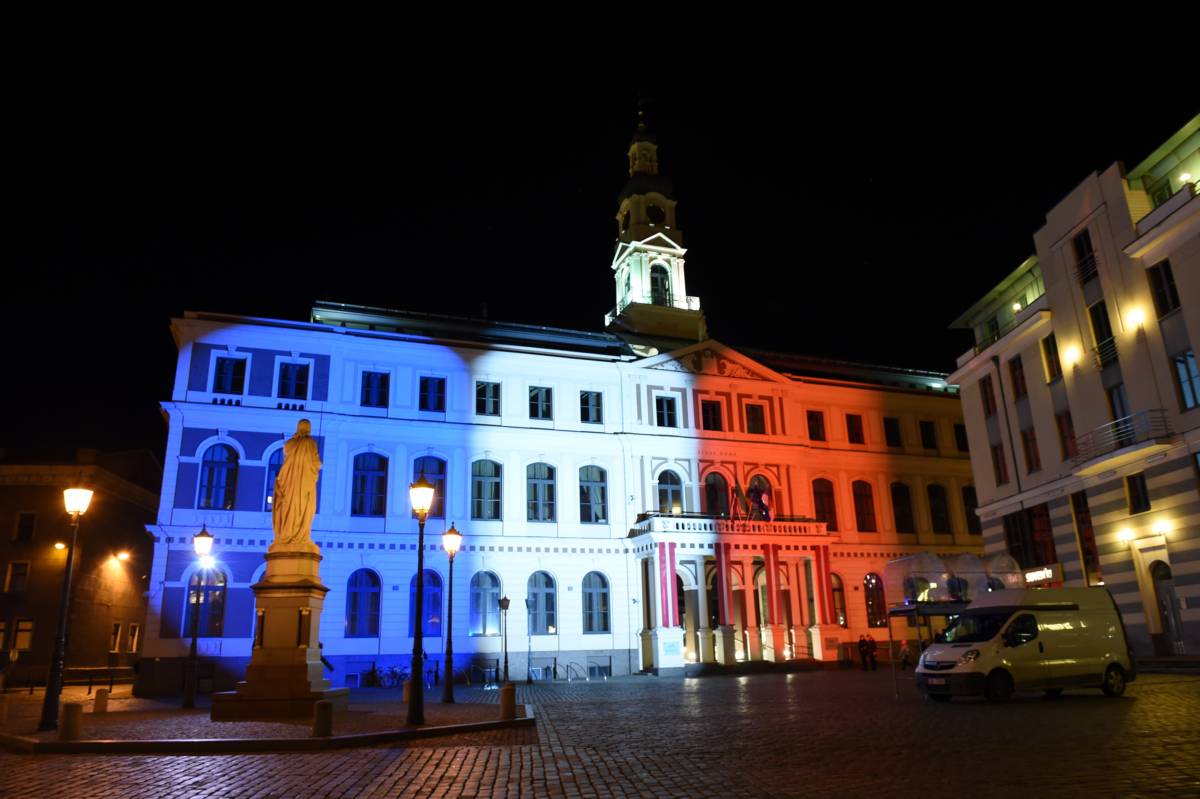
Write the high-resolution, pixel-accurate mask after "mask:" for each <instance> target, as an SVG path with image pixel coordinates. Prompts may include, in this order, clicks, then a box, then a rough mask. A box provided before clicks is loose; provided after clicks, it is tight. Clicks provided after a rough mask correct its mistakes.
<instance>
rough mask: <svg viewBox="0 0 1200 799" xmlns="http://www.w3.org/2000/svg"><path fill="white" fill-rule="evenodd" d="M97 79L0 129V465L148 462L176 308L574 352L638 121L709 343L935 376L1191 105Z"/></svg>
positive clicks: (526, 84)
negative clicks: (534, 339)
mask: <svg viewBox="0 0 1200 799" xmlns="http://www.w3.org/2000/svg"><path fill="white" fill-rule="evenodd" d="M109 77H110V76H98V77H95V78H93V79H89V78H88V77H87V76H86V75H85V76H83V77H79V78H78V80H75V81H73V82H72V85H71V88H70V90H69V91H64V92H62V93H54V94H47V93H37V94H36V97H35V96H34V95H30V96H27V97H24V98H22V99H20V100H18V101H17V103H16V107H15V108H14V109H12V110H14V111H16V112H17V113H15V114H14V115H12V116H11V117H10V119H11V120H12V122H11V124H14V125H16V126H17V128H18V131H17V133H18V136H17V138H18V140H19V144H18V145H17V146H10V147H9V153H10V157H11V156H14V155H15V157H14V158H12V164H11V166H12V167H13V171H14V172H15V174H14V176H13V177H14V178H15V179H14V180H13V181H12V183H11V185H10V188H12V189H13V190H14V193H13V195H12V196H14V197H15V198H17V200H18V202H17V208H15V209H14V212H13V213H12V214H10V217H9V220H8V221H9V223H10V226H9V230H8V232H7V234H6V241H5V246H6V248H7V250H8V252H7V254H6V257H5V259H4V260H5V262H6V268H5V272H6V281H5V289H4V292H3V302H4V318H5V320H6V321H7V322H8V325H9V342H8V346H7V347H6V352H7V354H8V364H7V367H8V368H7V370H6V371H7V375H8V379H7V380H6V381H5V386H6V390H5V391H4V392H3V394H4V403H5V408H4V415H3V417H2V418H3V420H4V423H3V424H4V428H3V435H0V446H21V447H24V446H94V447H99V448H102V449H103V448H126V447H134V446H147V447H150V448H152V449H153V450H155V451H156V452H159V453H161V450H162V445H163V440H164V436H165V424H164V423H163V421H162V418H161V415H160V413H159V410H158V407H157V403H158V402H159V401H160V400H163V399H167V398H168V396H169V392H170V386H171V380H172V379H173V376H174V369H175V347H174V344H173V342H172V340H171V337H170V332H169V328H168V325H169V319H170V318H171V316H172V315H176V314H179V313H181V312H182V311H184V310H185V309H189V310H210V311H222V312H229V313H237V314H248V315H256V316H268V317H283V318H294V319H307V316H308V309H309V307H310V303H311V302H312V301H313V300H315V299H326V300H333V301H343V302H351V303H362V304H368V305H376V306H385V307H392V308H399V309H410V310H423V311H432V312H441V313H452V314H461V315H468V316H478V315H479V314H480V313H481V311H482V308H483V306H484V305H485V304H486V307H487V314H488V315H489V317H491V318H493V319H501V320H510V321H518V322H529V323H537V324H547V325H556V326H565V327H580V328H585V329H592V330H598V329H600V327H601V325H602V324H603V317H604V313H605V312H606V311H608V310H609V309H610V308H612V306H613V305H614V304H615V296H614V290H613V279H612V273H611V271H610V270H609V262H610V260H611V257H612V251H613V247H614V244H615V238H616V222H615V220H614V219H613V216H614V213H615V210H616V205H615V200H616V195H617V193H618V191H619V190H620V189H621V187H622V185H623V183H624V180H625V178H626V160H625V150H626V147H627V144H628V141H629V138H630V136H631V134H632V132H633V129H634V121H635V117H636V108H637V103H638V96H639V94H646V95H647V96H648V97H649V98H650V101H651V102H650V106H649V111H648V116H649V119H650V124H651V128H652V130H653V131H654V132H655V133H656V134H657V136H658V143H659V147H660V150H659V157H660V163H661V165H662V167H663V171H664V172H665V173H666V174H667V175H668V176H669V177H670V178H671V179H672V180H673V181H674V184H675V196H676V199H678V200H679V203H680V205H679V209H680V210H679V221H680V226H681V227H682V228H683V231H684V236H685V245H686V246H687V247H688V248H689V254H688V284H687V289H688V293H689V294H693V295H699V296H700V298H701V301H702V305H703V308H704V310H705V312H706V314H707V317H708V323H709V330H710V333H711V335H712V336H713V337H714V338H716V339H718V340H720V341H723V342H725V343H727V344H731V345H735V346H736V345H739V344H741V345H745V346H752V347H758V348H766V349H778V350H788V351H794V352H799V353H804V354H809V355H816V356H826V357H834V358H845V359H852V360H858V361H865V362H873V363H882V364H892V365H899V366H910V367H916V368H924V369H935V370H941V371H950V370H952V369H953V365H954V359H955V357H956V356H957V355H958V354H960V353H961V352H962V351H963V350H965V349H966V348H967V347H968V346H969V344H970V338H969V336H968V335H966V334H964V333H962V332H961V331H957V332H956V331H949V330H947V325H948V324H949V323H950V322H951V321H952V320H953V319H954V318H955V317H957V316H958V315H959V313H961V312H962V311H963V310H965V309H966V308H967V307H968V306H969V305H971V304H972V303H973V302H974V301H975V300H976V299H978V298H979V297H980V296H981V295H982V294H983V293H984V292H986V291H987V290H988V289H989V288H990V287H991V286H992V285H994V284H995V283H996V282H998V281H999V280H1000V279H1001V278H1002V277H1003V276H1004V275H1006V274H1007V273H1008V272H1010V271H1011V270H1012V269H1014V268H1015V267H1016V266H1017V264H1018V263H1019V262H1020V261H1021V260H1022V259H1023V258H1024V257H1025V256H1027V255H1029V254H1030V253H1031V252H1032V250H1033V242H1032V235H1033V233H1034V231H1035V230H1036V229H1037V228H1038V227H1039V226H1040V224H1041V223H1042V221H1043V218H1044V215H1045V213H1046V211H1047V210H1049V208H1050V207H1051V206H1052V205H1053V204H1054V203H1055V202H1057V201H1058V200H1059V199H1061V198H1062V196H1063V195H1064V194H1065V193H1067V192H1068V191H1070V190H1071V189H1072V188H1073V187H1074V186H1075V185H1076V184H1078V183H1079V182H1080V181H1081V180H1083V179H1084V178H1085V177H1086V176H1087V175H1088V174H1089V173H1090V172H1091V171H1093V170H1100V169H1104V168H1105V167H1107V166H1108V165H1109V164H1110V163H1112V162H1113V161H1116V160H1124V161H1125V162H1126V164H1127V165H1129V166H1130V167H1132V166H1133V165H1135V164H1136V163H1137V162H1138V161H1140V160H1141V159H1142V158H1143V157H1144V156H1145V155H1147V154H1149V152H1150V151H1151V150H1152V149H1153V148H1154V147H1156V146H1157V145H1158V144H1160V143H1161V142H1162V141H1163V140H1164V139H1165V138H1167V137H1168V136H1169V135H1171V134H1172V133H1173V132H1174V131H1175V130H1177V129H1178V128H1179V127H1180V126H1182V125H1183V123H1184V122H1186V121H1187V120H1188V119H1189V118H1190V117H1191V116H1192V115H1194V114H1195V113H1196V112H1197V111H1198V110H1200V108H1197V107H1195V104H1194V97H1195V92H1194V86H1193V87H1192V91H1189V92H1186V93H1184V94H1183V96H1185V97H1186V96H1191V97H1192V98H1193V105H1191V106H1188V105H1187V104H1186V103H1184V104H1180V103H1179V102H1178V97H1179V96H1180V93H1179V92H1178V91H1172V89H1171V87H1163V88H1162V91H1161V94H1160V95H1158V96H1154V97H1150V96H1147V95H1145V94H1141V95H1139V97H1138V100H1137V102H1136V103H1131V102H1127V100H1128V99H1129V98H1126V101H1122V102H1120V103H1113V102H1112V98H1111V96H1110V95H1109V94H1108V92H1109V91H1110V89H1109V88H1108V87H1107V86H1105V87H1104V88H1103V89H1102V90H1101V89H1097V90H1095V91H1094V92H1092V93H1089V92H1088V91H1086V90H1084V89H1080V88H1079V87H1072V88H1071V90H1070V91H1069V92H1067V91H1064V86H1063V85H1062V82H1061V81H1058V82H1056V81H1054V80H1046V79H1040V78H1039V79H1029V80H1018V79H1016V78H1011V79H1006V82H992V83H990V84H981V85H977V86H975V87H974V88H973V89H972V90H971V91H969V92H968V91H965V90H964V89H962V88H961V87H953V88H952V87H950V86H949V85H946V84H941V83H938V82H936V81H927V80H918V78H924V77H926V76H917V75H908V74H905V73H903V72H898V73H897V74H889V75H888V76H887V77H885V78H881V79H879V80H878V81H877V82H875V83H873V84H871V85H870V86H867V85H861V84H853V85H849V86H847V85H840V86H834V85H833V84H832V83H830V82H828V81H825V80H822V81H815V80H802V81H801V80H796V76H786V75H784V74H782V73H781V74H779V75H778V77H777V79H776V78H769V77H764V74H762V73H760V74H755V75H749V74H747V75H737V74H732V73H731V74H723V76H722V78H721V79H720V80H716V79H714V80H712V81H700V80H696V81H692V82H690V83H689V85H687V86H681V85H675V84H672V85H662V86H650V87H642V88H641V89H639V87H637V86H636V85H633V84H631V83H629V82H628V81H624V80H606V81H603V82H595V83H592V84H589V85H587V86H572V87H571V88H570V90H569V91H568V90H566V89H564V87H563V86H551V85H548V84H545V83H538V82H536V81H534V80H532V79H530V80H528V81H523V82H518V81H508V80H503V79H500V78H498V77H493V78H488V77H481V78H479V79H478V80H476V81H475V82H474V83H472V84H471V85H470V86H463V85H455V86H452V87H450V86H438V87H432V88H428V89H425V90H414V89H412V88H409V87H407V86H406V85H405V84H404V82H395V83H393V84H391V85H390V86H386V87H385V85H379V86H374V85H371V86H368V85H365V84H363V85H357V86H356V89H355V90H353V91H351V90H349V89H346V88H345V87H343V86H333V87H331V86H323V87H307V86H305V87H301V86H291V85H285V84H284V83H283V79H282V78H281V77H279V76H275V78H274V79H271V78H261V79H259V80H255V81H248V82H246V83H243V84H239V85H238V86H237V87H236V90H232V89H231V88H230V87H229V86H226V85H219V86H218V85H213V84H211V83H209V82H208V81H206V80H202V79H199V78H196V77H195V76H193V77H192V79H190V80H182V81H179V82H171V83H170V85H169V86H168V85H167V83H166V82H149V81H116V80H109ZM273 80H274V81H277V82H273ZM310 88H311V91H310ZM1174 88H1175V89H1178V88H1179V87H1174Z"/></svg>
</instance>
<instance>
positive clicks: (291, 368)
mask: <svg viewBox="0 0 1200 799" xmlns="http://www.w3.org/2000/svg"><path fill="white" fill-rule="evenodd" d="M275 396H277V397H278V398H279V399H290V400H304V399H308V364H306V363H294V362H292V361H284V362H282V363H280V364H279V388H278V391H277V392H276V394H275Z"/></svg>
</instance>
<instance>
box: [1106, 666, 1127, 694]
mask: <svg viewBox="0 0 1200 799" xmlns="http://www.w3.org/2000/svg"><path fill="white" fill-rule="evenodd" d="M1100 690H1101V691H1104V693H1106V694H1108V695H1109V696H1120V695H1121V694H1123V693H1125V669H1123V668H1121V667H1120V666H1118V665H1117V664H1116V663H1114V664H1112V665H1111V666H1109V667H1108V669H1107V670H1106V671H1105V672H1104V683H1103V684H1101V686H1100Z"/></svg>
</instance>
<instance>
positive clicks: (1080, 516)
mask: <svg viewBox="0 0 1200 799" xmlns="http://www.w3.org/2000/svg"><path fill="white" fill-rule="evenodd" d="M1071 511H1072V513H1073V514H1074V516H1075V535H1076V537H1078V539H1079V554H1080V556H1081V557H1082V559H1083V576H1084V579H1086V580H1087V584H1088V585H1104V575H1103V574H1102V573H1101V571H1100V550H1099V548H1098V547H1097V546H1096V533H1095V532H1094V531H1093V530H1092V511H1091V509H1090V508H1088V501H1087V492H1085V491H1077V492H1076V493H1074V494H1072V495H1071Z"/></svg>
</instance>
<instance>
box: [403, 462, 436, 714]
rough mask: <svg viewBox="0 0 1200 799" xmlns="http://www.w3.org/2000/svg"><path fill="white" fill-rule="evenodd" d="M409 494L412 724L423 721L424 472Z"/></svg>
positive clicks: (427, 493)
mask: <svg viewBox="0 0 1200 799" xmlns="http://www.w3.org/2000/svg"><path fill="white" fill-rule="evenodd" d="M408 498H409V499H410V500H411V501H412V507H413V512H414V513H416V514H417V597H416V601H415V604H414V606H413V619H414V621H415V623H414V624H413V657H412V669H411V671H412V677H411V681H412V686H411V688H410V690H409V702H408V724H409V726H411V727H415V726H417V725H419V724H424V723H425V667H424V654H425V650H424V647H423V646H422V640H421V638H422V636H421V633H422V632H423V628H424V626H425V614H424V605H425V602H424V600H425V520H426V519H427V518H428V517H429V509H430V508H431V507H433V483H430V482H429V481H428V480H426V479H425V473H424V472H421V475H420V476H419V477H417V481H416V482H415V483H412V484H411V485H409V487H408Z"/></svg>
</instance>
